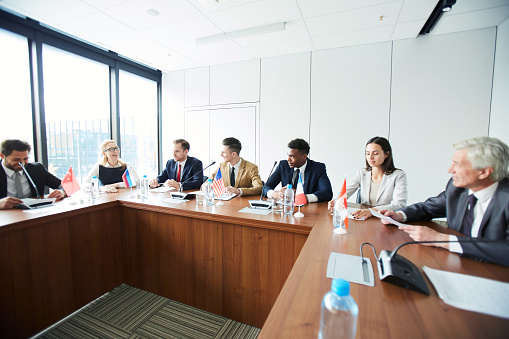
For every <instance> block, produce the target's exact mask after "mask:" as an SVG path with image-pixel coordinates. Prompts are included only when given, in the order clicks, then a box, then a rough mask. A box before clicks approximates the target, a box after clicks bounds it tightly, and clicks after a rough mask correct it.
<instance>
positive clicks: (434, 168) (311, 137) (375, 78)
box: [163, 22, 509, 203]
mask: <svg viewBox="0 0 509 339" xmlns="http://www.w3.org/2000/svg"><path fill="white" fill-rule="evenodd" d="M507 26H508V25H507V22H506V23H504V24H503V25H502V26H501V27H500V28H499V31H498V36H497V34H496V29H495V28H491V29H481V30H473V31H468V32H462V33H454V34H447V35H440V36H433V37H428V36H426V37H421V38H417V39H408V40H400V41H395V42H393V43H391V42H387V43H377V44H369V45H363V46H354V47H347V48H341V49H330V50H322V51H316V52H310V53H300V54H292V55H286V56H279V57H272V58H263V59H261V60H255V61H246V62H240V63H234V64H225V65H220V66H211V67H203V68H198V69H191V70H186V71H182V72H184V73H185V76H184V83H182V72H176V73H170V74H165V75H164V77H163V89H164V90H163V92H164V93H166V97H167V98H166V99H165V100H164V101H163V122H165V121H167V119H174V120H173V122H174V124H172V125H174V131H178V132H182V131H183V128H182V127H183V125H184V121H185V114H186V113H185V112H186V111H187V110H190V109H195V108H196V107H201V109H214V107H215V106H216V105H220V104H221V105H223V106H224V105H234V104H239V103H240V101H242V102H253V101H252V100H255V102H256V100H259V101H258V102H257V104H259V123H258V124H255V126H253V129H255V133H256V135H257V137H256V140H257V141H256V143H257V144H258V145H259V147H258V149H259V156H258V155H257V156H256V159H248V160H251V161H255V162H257V163H258V165H259V166H260V169H261V176H262V178H263V179H264V180H266V179H265V178H266V176H267V175H268V172H269V171H270V168H271V167H272V164H273V163H274V160H281V159H284V158H285V157H286V152H287V148H286V144H287V143H288V141H290V140H291V139H293V138H297V137H302V138H305V139H306V140H308V141H309V142H310V146H311V153H310V156H311V158H313V159H315V160H317V161H322V162H325V163H326V165H327V168H328V172H329V177H330V178H331V181H332V183H333V188H334V192H335V194H336V193H337V190H338V189H339V185H340V180H341V179H342V178H343V176H344V175H345V174H346V175H347V178H348V177H351V176H353V175H354V173H355V170H356V169H357V168H359V167H362V166H364V156H363V154H364V146H365V143H366V141H367V140H368V139H369V138H370V137H372V136H375V135H380V136H385V137H387V136H389V140H390V141H391V143H392V146H393V153H394V157H395V162H396V166H397V167H400V168H402V169H404V170H405V171H406V172H407V174H408V176H409V191H410V201H409V202H410V203H413V202H416V201H419V200H423V199H425V198H427V197H428V196H430V195H435V194H438V193H439V192H440V191H441V190H443V188H444V187H445V184H446V182H447V179H448V178H449V176H448V174H447V173H446V170H447V167H448V165H449V162H450V156H451V154H452V143H453V142H455V141H458V140H460V139H464V138H468V137H472V136H479V135H486V134H488V131H490V133H497V134H498V136H502V135H504V136H505V135H507V133H506V130H507V128H504V129H502V128H500V129H499V130H497V129H496V126H499V125H500V124H502V125H503V126H508V125H507V119H508V118H507V117H508V114H507V110H508V102H507V100H508V98H507V85H508V79H509V76H508V73H507V72H508V62H507V60H509V58H508V57H507V55H508V46H507V45H508V40H509V39H507V37H508V36H509V32H508V30H509V29H508V27H507ZM502 40H503V41H502ZM496 42H497V43H498V44H499V45H501V46H502V47H500V50H499V47H498V45H497V48H496V49H495V43H496ZM504 46H505V47H504ZM495 50H496V51H497V55H496V58H497V59H496V64H495V81H494V82H493V86H494V87H495V89H494V91H493V103H492V100H491V99H492V98H491V96H492V80H493V61H494V60H495ZM258 71H259V75H258V76H257V72H258ZM221 79H222V80H221ZM257 86H259V92H257V88H256V87H257ZM239 89H240V90H239ZM169 92H172V94H173V95H174V96H176V97H177V98H173V97H172V96H171V95H170V93H169ZM182 93H183V95H184V98H182V97H181V96H182ZM257 95H259V98H258V99H257ZM170 97H171V98H172V100H175V102H173V103H172V104H170V103H168V102H167V101H168V100H170V99H169V98H170ZM182 103H184V106H185V107H182ZM490 109H492V110H491V112H490ZM490 119H491V124H490ZM504 119H505V120H504ZM495 120H496V121H499V122H497V123H496V125H495V124H494V121H495ZM502 120H503V121H502ZM165 133H166V132H165V131H164V130H163V136H164V134H165ZM171 133H172V135H173V134H174V132H173V131H172V132H171ZM179 137H180V136H179ZM506 138H507V137H506ZM189 141H190V142H191V149H193V144H196V143H203V142H206V141H201V140H198V141H197V140H189ZM241 141H242V140H241ZM506 142H507V139H506ZM203 146H204V147H205V146H206V145H203ZM255 147H256V146H255Z"/></svg>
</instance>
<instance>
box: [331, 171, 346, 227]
mask: <svg viewBox="0 0 509 339" xmlns="http://www.w3.org/2000/svg"><path fill="white" fill-rule="evenodd" d="M334 208H335V209H336V213H339V215H340V216H341V219H343V221H344V223H345V229H348V205H347V202H346V176H345V179H344V181H343V186H342V187H341V191H339V196H338V200H336V203H335V204H334Z"/></svg>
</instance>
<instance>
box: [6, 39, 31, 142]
mask: <svg viewBox="0 0 509 339" xmlns="http://www.w3.org/2000/svg"><path fill="white" fill-rule="evenodd" d="M0 50H1V51H2V52H1V53H0V79H1V80H0V117H2V123H1V127H0V142H1V141H3V140H5V139H21V140H24V141H27V142H28V143H29V144H31V145H33V144H34V142H33V129H32V105H31V103H32V101H31V90H30V64H29V60H28V42H27V38H26V37H24V36H21V35H18V34H14V33H11V32H8V31H5V30H3V29H0Z"/></svg>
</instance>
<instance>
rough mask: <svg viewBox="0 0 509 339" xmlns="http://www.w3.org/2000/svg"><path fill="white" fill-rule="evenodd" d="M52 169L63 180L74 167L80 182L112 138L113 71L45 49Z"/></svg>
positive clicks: (64, 53) (69, 54)
mask: <svg viewBox="0 0 509 339" xmlns="http://www.w3.org/2000/svg"><path fill="white" fill-rule="evenodd" d="M43 70H44V103H45V110H46V115H45V117H46V142H47V150H48V169H49V171H50V172H52V173H53V174H55V175H56V176H57V177H58V178H63V177H64V175H65V173H66V172H67V170H68V169H69V166H72V167H73V171H74V173H75V175H76V177H77V179H78V181H81V180H82V179H83V178H84V177H86V175H87V173H88V171H89V170H90V169H91V168H92V167H93V165H94V164H95V163H96V162H97V161H98V159H99V158H100V155H101V153H100V150H99V145H100V144H101V142H102V141H103V140H107V139H111V137H110V135H111V132H110V93H109V67H108V66H107V65H104V64H101V63H99V62H96V61H92V60H90V59H86V58H83V57H80V56H78V55H76V54H72V53H69V52H66V51H63V50H61V49H58V48H55V47H52V46H48V45H43Z"/></svg>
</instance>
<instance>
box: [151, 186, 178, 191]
mask: <svg viewBox="0 0 509 339" xmlns="http://www.w3.org/2000/svg"><path fill="white" fill-rule="evenodd" d="M174 189H175V188H173V187H168V186H166V185H163V186H159V187H156V188H151V189H150V190H149V191H150V192H152V193H164V192H168V191H171V190H174Z"/></svg>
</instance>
